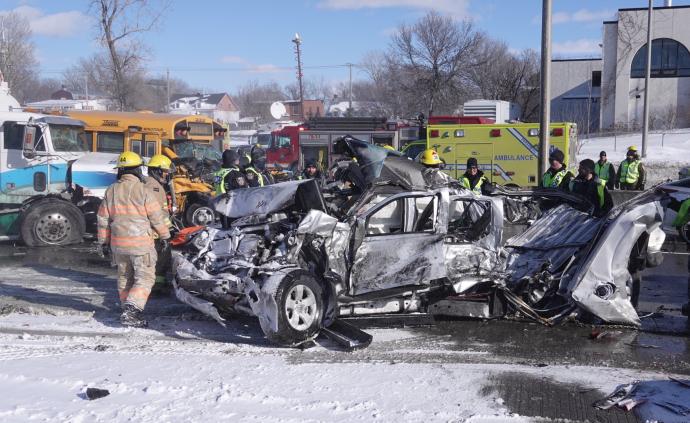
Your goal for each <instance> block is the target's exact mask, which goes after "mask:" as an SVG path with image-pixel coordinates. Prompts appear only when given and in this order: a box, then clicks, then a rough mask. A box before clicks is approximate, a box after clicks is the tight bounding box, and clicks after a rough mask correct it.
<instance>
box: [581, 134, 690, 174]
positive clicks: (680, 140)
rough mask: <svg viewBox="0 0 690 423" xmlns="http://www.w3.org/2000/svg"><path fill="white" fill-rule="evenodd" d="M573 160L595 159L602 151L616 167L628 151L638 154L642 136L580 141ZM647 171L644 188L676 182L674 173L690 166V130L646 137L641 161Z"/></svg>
mask: <svg viewBox="0 0 690 423" xmlns="http://www.w3.org/2000/svg"><path fill="white" fill-rule="evenodd" d="M580 143H581V148H580V153H579V154H578V158H577V160H578V161H580V160H583V159H587V158H590V159H592V160H595V161H596V160H598V159H599V152H600V151H601V150H604V151H606V153H607V155H608V158H609V161H611V162H612V163H614V164H615V165H616V168H617V167H618V165H619V163H620V162H621V161H622V160H624V159H625V152H626V151H627V149H628V147H629V146H631V145H634V146H636V147H637V149H638V151H640V152H641V150H642V134H641V133H636V134H626V135H618V136H610V137H597V138H588V139H584V138H583V139H581V140H580ZM642 162H643V163H644V166H645V169H646V170H647V187H649V186H651V185H653V184H656V183H659V182H663V181H665V180H667V179H673V180H675V179H678V171H679V170H680V169H681V168H683V167H687V166H690V129H679V130H677V131H674V132H667V133H665V134H650V136H649V144H648V145H647V157H646V158H644V159H643V160H642Z"/></svg>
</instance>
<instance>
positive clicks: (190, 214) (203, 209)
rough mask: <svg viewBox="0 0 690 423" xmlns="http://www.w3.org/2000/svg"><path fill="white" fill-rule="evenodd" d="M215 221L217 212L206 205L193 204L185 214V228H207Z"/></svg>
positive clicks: (189, 205)
mask: <svg viewBox="0 0 690 423" xmlns="http://www.w3.org/2000/svg"><path fill="white" fill-rule="evenodd" d="M214 220H215V212H214V211H213V209H212V208H211V207H209V206H208V205H206V204H200V203H192V204H188V205H187V209H186V210H185V212H184V223H185V226H206V225H209V224H211V223H213V221H214Z"/></svg>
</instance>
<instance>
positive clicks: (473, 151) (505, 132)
mask: <svg viewBox="0 0 690 423" xmlns="http://www.w3.org/2000/svg"><path fill="white" fill-rule="evenodd" d="M549 140H550V151H553V150H555V149H556V148H557V149H559V150H561V151H563V154H564V155H565V162H566V163H565V164H566V166H567V167H568V168H570V169H575V168H576V167H577V164H576V163H571V160H574V158H575V157H576V152H577V125H576V124H574V123H568V122H564V123H552V124H551V126H550V137H549ZM427 148H433V149H435V150H436V151H437V152H438V154H439V157H440V158H441V160H443V161H444V162H445V168H444V171H445V172H446V173H448V174H449V175H450V176H452V177H454V178H457V179H459V178H460V177H462V174H463V173H465V170H467V159H469V158H470V157H474V158H476V159H477V162H478V163H479V168H480V169H481V170H482V171H483V172H484V175H485V176H486V177H487V178H488V179H489V180H490V181H491V182H494V183H496V184H498V185H505V186H512V187H529V186H536V185H537V183H538V180H539V176H538V174H537V172H538V170H537V168H538V157H539V124H538V123H504V124H503V123H501V124H439V125H429V126H428V127H427ZM575 173H577V172H575Z"/></svg>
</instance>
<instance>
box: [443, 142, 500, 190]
mask: <svg viewBox="0 0 690 423" xmlns="http://www.w3.org/2000/svg"><path fill="white" fill-rule="evenodd" d="M453 150H454V153H455V160H454V165H455V166H454V170H455V172H454V174H451V176H453V177H455V178H456V179H460V178H462V175H463V174H464V173H465V171H466V170H467V159H469V158H470V157H474V158H475V159H477V163H478V164H479V169H481V170H482V171H483V172H484V176H486V177H487V179H489V181H491V182H493V181H494V179H495V178H496V177H495V176H493V175H494V163H493V157H494V145H493V144H491V143H471V144H469V143H457V144H455V147H454V149H453Z"/></svg>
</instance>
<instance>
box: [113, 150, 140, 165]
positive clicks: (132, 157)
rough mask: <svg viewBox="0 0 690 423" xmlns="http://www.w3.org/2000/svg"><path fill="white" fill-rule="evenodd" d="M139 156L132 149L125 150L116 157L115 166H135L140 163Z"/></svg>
mask: <svg viewBox="0 0 690 423" xmlns="http://www.w3.org/2000/svg"><path fill="white" fill-rule="evenodd" d="M142 163H143V162H142V161H141V156H140V155H138V154H137V153H135V152H133V151H125V152H123V153H122V154H120V156H119V157H118V158H117V166H115V167H117V168H120V167H137V166H141V165H142Z"/></svg>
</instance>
